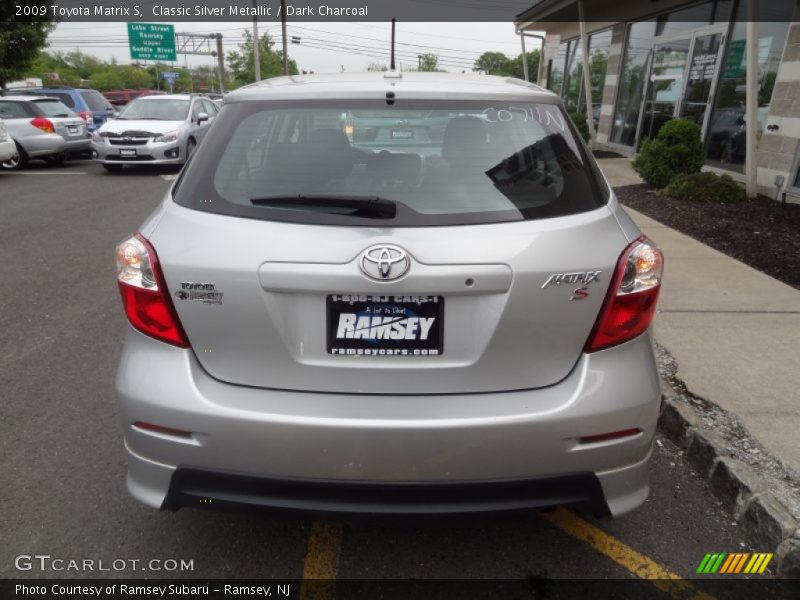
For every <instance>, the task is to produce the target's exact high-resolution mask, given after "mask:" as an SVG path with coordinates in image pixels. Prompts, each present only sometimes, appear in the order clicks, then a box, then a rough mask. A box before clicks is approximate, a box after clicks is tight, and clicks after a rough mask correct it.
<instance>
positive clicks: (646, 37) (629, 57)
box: [610, 20, 656, 146]
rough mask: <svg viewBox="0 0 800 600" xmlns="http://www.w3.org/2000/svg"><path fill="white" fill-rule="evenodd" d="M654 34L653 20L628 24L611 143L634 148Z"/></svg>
mask: <svg viewBox="0 0 800 600" xmlns="http://www.w3.org/2000/svg"><path fill="white" fill-rule="evenodd" d="M655 31H656V22H655V20H650V21H639V22H637V23H631V24H630V25H628V31H627V35H626V38H625V52H624V55H623V60H622V71H621V73H620V78H619V86H618V92H617V104H616V110H615V111H614V120H613V122H612V124H611V138H610V141H611V142H614V143H615V144H624V145H626V146H633V144H634V142H635V141H636V124H637V123H638V121H639V109H640V108H641V105H642V93H643V91H644V80H645V77H646V76H647V73H645V68H646V67H647V57H648V55H649V54H650V49H651V48H652V46H653V37H654V35H655Z"/></svg>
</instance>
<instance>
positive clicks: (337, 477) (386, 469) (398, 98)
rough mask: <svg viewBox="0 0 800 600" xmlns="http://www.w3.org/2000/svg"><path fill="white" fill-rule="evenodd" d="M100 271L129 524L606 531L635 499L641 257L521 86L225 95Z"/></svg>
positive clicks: (291, 84) (428, 82)
mask: <svg viewBox="0 0 800 600" xmlns="http://www.w3.org/2000/svg"><path fill="white" fill-rule="evenodd" d="M116 256H117V277H118V284H119V288H120V291H121V293H122V300H123V304H124V308H125V312H126V315H127V317H128V320H129V322H130V325H131V326H130V327H128V329H127V335H126V338H125V343H124V348H123V352H122V358H121V362H120V365H119V370H118V374H117V379H116V388H117V392H118V396H119V398H120V402H121V413H122V421H123V425H124V429H125V447H126V451H127V459H128V479H127V482H128V488H129V489H130V492H131V493H132V494H133V495H134V496H135V497H136V498H137V499H139V500H140V501H142V502H144V503H145V504H148V505H150V506H153V507H158V508H164V509H176V508H179V507H181V506H207V505H209V503H208V501H209V500H211V501H212V504H211V505H212V506H219V505H225V504H226V503H233V504H245V505H252V506H270V507H284V508H295V509H312V510H325V511H327V510H330V511H344V512H349V511H353V512H372V513H375V512H377V513H381V512H392V513H437V512H468V511H491V510H509V509H527V508H541V507H546V506H552V505H556V504H582V505H586V506H588V507H589V509H590V510H592V511H594V512H596V513H600V514H611V515H620V514H622V513H625V512H627V511H629V510H632V509H633V508H635V507H637V506H638V505H640V504H641V503H642V502H644V500H645V498H646V497H647V494H648V490H649V486H648V476H647V465H648V459H649V457H650V453H651V446H652V441H653V435H654V430H655V425H656V419H657V415H658V410H659V403H660V392H659V378H658V372H657V367H656V362H655V358H654V353H653V347H652V337H651V333H650V323H651V320H652V317H653V313H654V311H655V306H656V301H657V297H658V293H659V289H660V283H661V273H662V262H663V261H662V256H661V253H660V251H659V250H658V249H657V248H656V247H655V246H654V245H653V244H652V242H650V241H649V240H648V239H646V238H644V237H643V236H642V235H641V233H640V231H639V230H638V229H637V228H636V226H635V225H634V224H633V222H632V221H631V220H630V218H629V217H628V216H627V215H626V214H625V213H624V212H623V210H622V209H621V208H620V206H619V204H618V203H617V200H616V198H615V197H614V194H613V192H612V191H611V189H610V188H609V186H608V184H607V182H606V180H605V179H604V177H603V175H602V174H601V173H600V171H599V169H598V167H597V165H596V163H595V161H594V159H593V157H592V156H591V154H590V153H589V152H588V151H587V149H586V147H585V146H584V145H583V143H582V142H581V141H579V139H578V138H577V137H576V133H575V129H574V127H573V125H572V124H571V123H570V122H569V119H568V117H567V116H566V114H565V112H564V109H563V107H562V106H561V104H560V101H559V99H558V98H557V97H556V96H555V95H553V94H551V93H550V92H547V91H545V90H542V89H541V88H539V87H537V86H535V85H532V84H528V83H525V82H523V81H519V80H513V79H504V78H498V77H489V76H451V75H447V74H440V73H436V74H427V73H402V74H400V73H396V72H394V71H389V72H388V73H385V74H382V73H367V74H361V75H350V74H344V75H338V76H330V77H326V76H308V77H291V78H277V79H271V80H268V81H264V82H260V83H256V84H253V85H250V86H247V87H244V88H242V89H240V90H238V91H236V92H233V93H231V94H229V95H227V96H226V98H225V102H224V106H223V108H222V110H221V112H220V114H219V116H218V117H217V119H216V120H215V122H214V124H213V125H212V127H211V129H210V131H209V133H208V137H207V138H206V141H205V142H204V143H203V144H202V145H201V146H200V147H199V148H198V149H197V152H196V153H195V154H194V155H193V157H192V159H191V160H190V162H189V164H188V165H187V166H186V167H185V168H184V169H183V171H182V173H181V175H180V176H179V178H178V179H177V181H176V182H175V184H174V185H173V187H172V189H171V190H170V191H169V192H168V193H167V195H166V197H165V198H164V201H163V202H162V204H161V205H160V207H159V208H158V209H157V210H156V211H155V212H154V213H153V214H152V215H151V216H150V217H149V218H148V219H147V220H146V222H145V223H144V224H143V225H142V227H141V229H140V230H139V232H138V233H136V234H135V235H132V236H131V237H130V238H129V239H127V240H125V241H123V242H122V243H121V244H120V246H119V247H118V248H117V254H116Z"/></svg>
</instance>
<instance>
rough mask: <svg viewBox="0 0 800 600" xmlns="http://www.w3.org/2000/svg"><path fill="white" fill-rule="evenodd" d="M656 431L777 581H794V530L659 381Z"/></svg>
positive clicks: (762, 484)
mask: <svg viewBox="0 0 800 600" xmlns="http://www.w3.org/2000/svg"><path fill="white" fill-rule="evenodd" d="M662 390H663V394H662V400H663V402H662V405H661V415H660V417H659V422H658V425H659V429H660V430H661V431H662V432H664V433H665V434H666V435H667V437H669V438H670V439H671V440H672V441H673V442H675V444H677V445H678V446H680V447H681V448H683V449H685V450H686V458H687V459H688V460H689V462H690V463H691V464H692V466H693V467H694V468H695V469H696V470H697V471H698V472H699V473H700V474H701V475H702V476H703V477H705V479H706V480H707V481H708V482H709V484H710V485H711V488H712V489H713V491H714V493H715V494H716V495H717V497H718V498H719V499H720V500H721V501H722V503H723V504H724V505H725V506H726V507H727V508H728V509H729V510H731V512H732V513H733V515H734V517H735V518H736V520H737V521H739V522H740V523H741V525H742V527H743V528H744V530H745V531H746V532H747V533H748V534H749V535H750V536H751V537H752V538H753V540H754V541H755V542H756V543H758V544H761V545H763V546H764V550H765V551H772V552H774V553H775V565H776V568H777V573H778V577H784V578H800V528H799V527H800V524H798V522H797V520H796V519H795V518H794V517H793V516H792V515H791V513H790V512H789V510H788V509H787V508H786V507H785V506H783V504H781V503H780V502H779V501H778V500H777V499H776V498H775V497H774V496H773V495H772V494H770V493H769V485H768V483H767V482H766V481H764V480H763V479H762V478H761V477H760V476H759V475H758V474H757V473H756V472H755V471H754V470H753V469H752V468H751V467H749V466H748V465H746V464H745V463H743V462H741V461H739V460H737V459H736V458H734V457H733V456H732V454H733V452H731V451H730V449H729V448H728V444H727V442H726V441H725V440H724V439H723V438H722V437H720V436H718V435H717V434H715V433H714V432H712V431H709V430H708V429H704V428H703V426H702V422H703V421H702V419H701V418H700V415H699V414H698V413H697V411H696V410H695V409H694V408H693V407H692V406H690V405H688V404H687V403H686V402H682V401H681V400H680V399H679V397H678V394H677V393H676V392H675V390H674V389H673V388H672V386H671V385H670V384H669V383H668V382H666V381H662Z"/></svg>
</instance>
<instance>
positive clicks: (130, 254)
mask: <svg viewBox="0 0 800 600" xmlns="http://www.w3.org/2000/svg"><path fill="white" fill-rule="evenodd" d="M117 282H118V283H119V291H120V293H121V295H122V304H123V306H124V307H125V314H126V316H127V317H128V321H130V323H131V325H133V326H134V327H135V328H136V329H138V330H139V331H141V332H142V333H144V334H145V335H149V336H150V337H153V338H155V339H157V340H160V341H162V342H166V343H167V344H172V345H173V346H179V347H181V348H188V347H189V342H188V339H187V337H186V334H185V333H184V331H183V327H181V323H180V321H179V320H178V315H177V313H176V312H175V307H174V306H173V305H172V301H171V300H170V297H169V292H168V291H167V285H166V283H165V281H164V275H163V274H162V273H161V267H160V265H159V263H158V256H157V255H156V251H155V250H154V249H153V247H152V246H151V245H150V242H148V241H147V240H146V239H145V238H144V237H143V236H142V235H140V234H138V233H137V234H136V235H135V236H133V237H130V238H128V239H127V240H125V241H124V242H122V243H121V244H120V245H119V246H117Z"/></svg>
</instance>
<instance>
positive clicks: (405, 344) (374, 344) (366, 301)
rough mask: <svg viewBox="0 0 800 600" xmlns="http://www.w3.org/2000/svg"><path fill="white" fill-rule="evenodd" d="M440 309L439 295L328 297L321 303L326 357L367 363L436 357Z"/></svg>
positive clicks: (440, 343) (439, 346)
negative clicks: (365, 359)
mask: <svg viewBox="0 0 800 600" xmlns="http://www.w3.org/2000/svg"><path fill="white" fill-rule="evenodd" d="M444 305H445V302H444V296H439V295H425V294H420V295H412V294H329V295H327V296H326V298H325V320H326V332H325V338H326V349H327V352H328V354H331V355H334V356H351V357H352V356H356V357H370V358H373V357H381V356H391V357H403V358H407V357H421V358H431V357H437V356H442V355H443V354H444ZM374 317H381V318H382V320H381V321H376V320H374ZM364 318H366V319H368V320H366V321H364V320H363V319H364ZM411 319H414V320H411ZM423 319H426V320H427V319H433V321H432V322H431V321H423ZM409 328H410V329H411V332H409ZM348 335H351V337H347V336H348ZM356 336H358V337H356Z"/></svg>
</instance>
